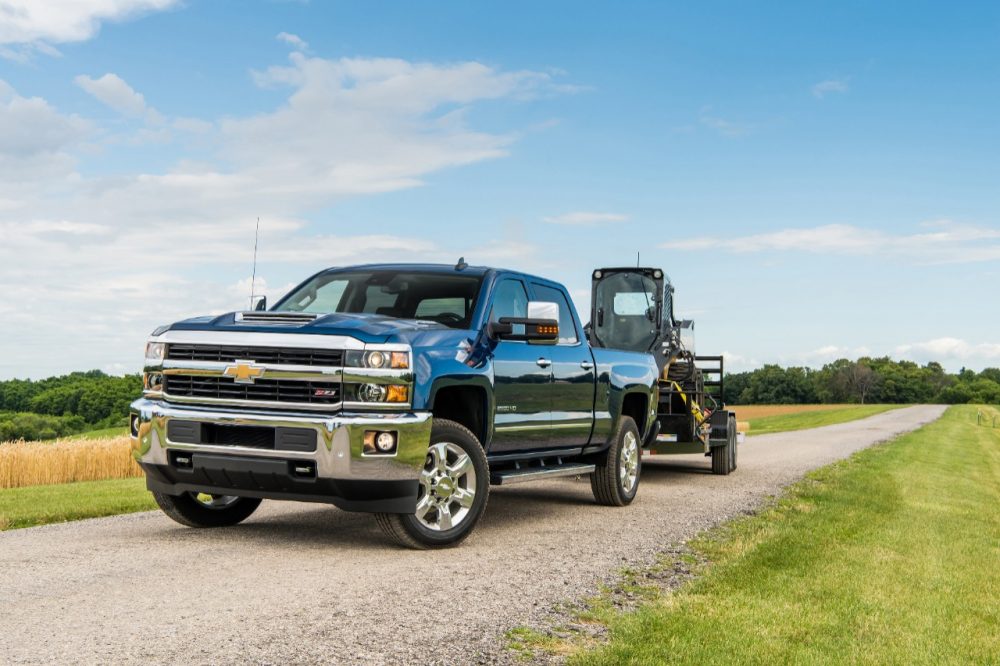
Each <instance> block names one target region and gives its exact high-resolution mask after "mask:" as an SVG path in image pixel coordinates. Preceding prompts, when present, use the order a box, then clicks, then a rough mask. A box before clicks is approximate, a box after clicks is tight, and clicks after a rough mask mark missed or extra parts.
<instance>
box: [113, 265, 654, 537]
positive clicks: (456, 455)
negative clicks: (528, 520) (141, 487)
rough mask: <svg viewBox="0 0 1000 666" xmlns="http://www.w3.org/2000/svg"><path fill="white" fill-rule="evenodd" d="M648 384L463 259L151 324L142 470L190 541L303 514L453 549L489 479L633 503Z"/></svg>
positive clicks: (551, 304) (321, 276)
mask: <svg viewBox="0 0 1000 666" xmlns="http://www.w3.org/2000/svg"><path fill="white" fill-rule="evenodd" d="M657 377H658V370H657V365H656V363H655V361H654V360H653V358H652V356H651V355H649V354H643V353H636V352H629V351H619V350H611V349H595V348H592V347H591V346H590V344H589V342H588V340H587V336H586V334H585V333H584V328H583V326H582V325H581V322H580V318H579V316H578V314H577V312H576V310H575V308H574V307H573V302H572V300H571V299H570V297H569V294H568V293H567V291H566V289H565V288H564V287H563V286H562V285H560V284H558V283H556V282H553V281H551V280H546V279H544V278H541V277H536V276H532V275H526V274H523V273H519V272H516V271H510V270H502V269H495V268H488V267H475V266H469V265H467V264H466V263H465V262H464V260H463V261H460V262H459V263H458V264H457V265H455V266H449V265H414V264H393V265H366V266H354V267H347V268H332V269H329V270H324V271H322V272H320V273H317V274H316V275H313V276H312V277H310V278H309V279H307V280H305V281H304V282H303V283H301V284H300V285H298V286H297V287H295V288H294V289H292V290H291V291H290V292H289V293H288V294H287V295H286V296H285V297H283V298H282V299H280V300H279V301H278V302H277V303H275V304H274V305H273V306H272V307H271V308H267V307H266V303H264V302H261V303H260V304H259V305H258V307H257V308H256V309H255V310H252V311H246V312H230V313H227V314H224V315H221V316H207V317H196V318H193V319H187V320H184V321H180V322H177V323H174V324H171V325H169V326H163V327H160V328H158V329H156V330H155V331H154V332H153V334H152V336H151V337H150V338H149V340H148V342H147V344H146V355H145V364H144V379H143V381H144V391H143V397H142V399H140V400H137V401H136V402H135V403H133V405H132V416H131V433H132V447H133V455H134V457H135V459H136V460H137V461H138V462H139V464H140V465H141V466H142V468H143V470H144V471H145V474H146V483H147V487H148V488H149V490H150V491H152V493H153V496H154V498H155V499H156V502H157V503H158V504H159V506H160V507H161V508H162V509H163V511H164V512H165V513H166V514H167V515H168V516H170V517H171V518H173V519H174V520H176V521H178V522H180V523H182V524H185V525H188V526H192V527H215V526H227V525H234V524H236V523H239V522H240V521H242V520H244V519H246V518H247V517H249V516H250V515H251V514H252V513H253V512H254V510H256V508H257V507H258V506H259V505H260V503H261V500H262V499H279V500H302V501H309V502H325V503H329V504H333V505H336V506H338V507H340V508H342V509H345V510H349V511H364V512H371V513H374V514H376V517H377V521H378V523H379V525H380V526H381V527H382V528H383V529H384V531H385V532H386V533H387V534H388V535H389V536H390V537H392V538H393V539H394V540H396V541H397V542H399V543H401V544H403V545H405V546H409V547H413V548H431V547H439V546H447V545H451V544H455V543H457V542H459V541H461V540H462V539H464V538H465V537H466V536H468V534H469V533H470V532H471V531H472V529H473V528H474V526H475V525H476V522H477V521H478V520H479V518H480V517H481V515H482V514H483V511H484V509H485V507H486V503H487V499H488V496H489V490H490V485H491V484H509V483H514V482H519V481H525V480H530V479H538V478H547V477H552V476H560V475H589V476H590V481H591V486H592V489H593V493H594V497H595V498H596V500H597V502H599V503H601V504H605V505H613V506H624V505H627V504H629V503H630V502H631V501H632V499H633V498H634V497H635V495H636V492H637V490H638V487H639V476H640V471H641V461H640V453H641V448H642V446H643V443H644V442H648V441H649V440H651V439H652V438H653V437H655V435H656V433H655V429H654V428H655V424H656V406H657V390H658V389H657Z"/></svg>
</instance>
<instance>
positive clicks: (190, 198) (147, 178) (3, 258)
mask: <svg viewBox="0 0 1000 666" xmlns="http://www.w3.org/2000/svg"><path fill="white" fill-rule="evenodd" d="M290 58H291V60H290V64H289V65H287V66H283V67H275V68H271V69H269V70H267V71H265V72H263V73H259V74H258V75H257V79H258V81H259V82H260V83H261V84H266V85H268V86H272V87H278V88H288V96H287V98H286V101H285V102H283V103H282V104H280V105H279V106H278V107H277V108H275V109H273V110H271V111H268V112H265V113H259V114H256V115H252V116H248V117H233V116H227V117H224V118H219V119H211V120H192V119H161V120H162V122H163V127H165V128H169V129H170V130H175V131H185V132H188V133H193V132H196V133H197V135H196V136H197V146H196V147H197V150H198V155H199V157H200V160H201V161H198V162H194V161H191V160H181V161H177V162H175V163H174V164H173V166H172V167H170V168H168V169H166V170H163V171H145V170H142V169H138V170H135V171H134V172H131V173H128V172H126V173H124V174H115V175H100V176H91V175H88V174H86V173H81V172H79V171H78V170H77V164H76V160H75V153H76V152H77V151H78V150H82V149H83V148H82V147H79V146H78V144H81V143H82V141H83V140H84V139H88V138H89V139H91V141H94V142H97V141H99V142H100V143H99V144H98V147H99V148H102V149H105V150H113V149H114V148H115V146H116V145H119V144H120V143H121V141H120V137H116V136H113V135H112V134H110V133H108V132H103V133H102V132H92V131H91V130H92V129H93V124H92V123H89V122H87V121H84V120H82V119H80V118H77V117H75V116H67V115H65V114H61V113H59V112H58V111H57V110H56V109H54V108H53V107H52V106H51V105H49V104H48V103H47V102H45V101H44V100H41V99H28V98H24V97H21V96H19V95H18V94H17V93H16V92H15V91H14V90H12V89H11V88H10V87H9V86H7V85H6V84H2V83H0V293H3V294H4V299H3V300H2V301H0V321H3V322H4V326H3V327H2V330H0V339H2V341H0V348H3V349H11V348H18V349H22V350H23V351H24V353H23V354H19V355H17V357H12V356H10V355H7V356H3V355H0V376H10V375H12V374H24V372H25V370H28V369H30V372H31V374H32V375H34V376H39V375H45V374H51V373H55V372H61V371H65V370H68V369H73V368H80V367H110V365H111V364H113V363H122V362H125V361H128V360H129V359H131V358H132V357H131V356H128V352H126V353H125V354H123V351H122V350H132V349H136V350H138V349H139V348H140V347H141V340H142V338H143V337H144V336H145V335H146V334H148V332H149V331H150V330H151V329H152V328H153V327H154V326H156V325H158V324H161V323H164V322H166V321H173V320H176V319H178V318H181V317H184V316H190V315H192V314H197V313H199V312H216V311H223V310H230V309H236V308H242V307H244V306H245V304H246V303H245V301H246V294H243V293H237V291H236V290H234V289H232V288H231V286H232V284H234V283H235V281H236V280H237V279H240V278H242V277H245V276H248V275H249V273H250V264H251V260H252V239H253V229H254V223H255V219H256V217H257V216H260V218H261V237H260V254H259V264H258V276H259V277H260V278H264V277H269V278H271V280H270V283H274V284H276V285H284V284H286V283H287V282H288V281H289V280H292V279H295V278H300V277H302V276H303V275H305V274H308V272H309V271H311V270H314V269H318V268H322V267H324V266H329V265H333V264H341V265H342V264H350V263H361V262H370V261H445V262H448V261H454V260H455V259H456V258H457V257H458V255H459V254H460V253H462V252H464V251H466V250H467V249H468V248H467V246H464V245H463V243H466V242H467V241H463V240H462V237H461V236H460V235H459V234H456V235H455V236H454V237H452V238H450V239H449V240H448V241H445V242H446V243H450V244H451V245H450V246H449V247H443V246H441V245H438V244H436V243H433V242H431V241H429V240H427V239H426V237H423V236H422V235H421V233H420V231H419V229H414V230H413V231H412V232H407V233H402V234H399V235H390V234H384V233H379V231H377V230H371V229H366V228H364V227H360V226H358V225H356V224H353V223H352V222H351V221H349V220H331V219H330V218H329V213H325V214H324V218H323V221H321V222H308V221H307V220H306V219H305V216H307V215H310V214H315V213H314V211H316V210H329V207H330V206H331V205H332V204H335V203H336V202H338V201H340V200H341V199H343V198H345V197H350V196H357V195H363V194H368V193H373V192H386V191H391V190H398V189H401V188H406V187H413V186H417V185H419V184H421V183H422V181H423V179H424V178H425V177H426V176H428V175H429V174H432V173H434V172H436V171H439V170H441V169H445V168H450V167H455V166H461V165H464V164H470V163H473V162H477V161H481V160H486V159H495V158H499V157H502V156H504V155H505V154H506V152H507V150H508V147H509V146H510V145H511V143H512V142H513V141H514V140H515V135H514V134H513V133H511V134H506V133H496V132H484V131H479V130H476V129H473V128H471V127H470V126H469V124H468V122H467V121H466V120H465V117H464V116H463V115H462V113H461V111H462V110H463V109H465V108H467V107H469V105H472V104H477V103H485V102H487V101H489V100H494V99H501V98H506V99H525V98H529V97H531V96H537V95H541V94H549V92H550V90H549V88H548V86H549V84H550V83H551V75H549V74H546V73H538V72H506V71H502V70H498V69H496V68H493V67H488V66H485V65H482V64H479V63H455V64H448V65H436V64H431V63H413V62H407V61H403V60H390V59H369V58H355V59H342V60H325V59H321V58H310V57H307V56H305V55H304V54H301V53H298V52H296V53H293V54H291V56H290ZM116 78H117V77H116ZM102 79H103V80H105V83H107V82H108V81H112V82H113V81H114V80H113V79H108V78H106V77H102V78H101V79H97V80H96V82H100V81H102ZM87 81H88V83H89V82H95V81H94V80H91V79H88V80H87ZM119 81H120V79H119ZM122 83H123V84H124V82H122ZM108 90H112V91H114V92H116V93H119V94H118V95H117V96H114V95H113V96H111V97H108V95H107V94H105V97H107V98H108V100H110V101H109V103H111V102H113V103H115V104H117V105H118V106H119V107H121V108H126V109H130V110H131V111H132V112H133V113H134V112H136V111H138V110H139V104H138V100H137V99H136V98H135V97H130V95H128V94H127V93H128V92H129V91H131V92H133V93H134V92H135V91H134V90H133V89H132V88H131V86H128V85H127V84H125V86H124V87H123V86H119V85H117V83H114V84H113V85H110V86H107V87H105V88H102V89H101V92H102V93H107V92H108ZM136 94H138V93H136ZM142 101H143V103H144V100H142ZM145 109H146V115H145V116H144V117H145V119H146V123H147V124H151V123H150V120H149V118H148V112H149V107H148V105H147V106H145ZM144 129H148V130H149V131H151V132H152V131H154V130H156V129H157V128H156V127H150V128H144ZM88 133H90V134H89V135H88ZM177 147H178V146H177V145H176V144H171V145H170V146H167V147H165V148H163V149H162V150H164V151H165V153H166V155H172V154H174V152H175V151H176V149H177ZM146 150H147V151H149V154H151V155H152V156H153V157H154V158H155V157H156V156H157V155H158V151H160V150H161V148H159V144H158V143H149V144H147V145H146ZM17 179H21V180H17ZM480 242H481V241H480ZM481 249H482V251H483V252H484V255H483V256H485V255H486V254H490V255H492V256H501V255H503V256H524V255H525V254H528V253H530V252H531V250H532V248H531V246H530V244H528V245H525V244H520V245H517V246H516V247H515V246H512V245H510V244H508V243H506V242H504V243H499V244H490V245H489V246H487V247H482V248H481ZM468 256H469V259H470V261H474V262H475V261H483V260H484V259H483V257H479V256H475V255H472V254H470V255H468ZM247 286H248V285H247ZM277 288H278V287H275V289H277ZM267 289H268V291H270V290H271V287H270V286H267ZM239 291H240V292H242V291H247V290H244V289H240V290H239ZM268 295H269V296H270V297H271V298H272V299H273V298H274V297H275V296H277V295H279V292H277V291H273V292H271V293H269V294H268ZM67 321H72V322H73V334H74V335H75V336H77V337H78V338H80V339H82V340H85V342H81V343H80V344H74V345H67V344H66V340H67V335H68V333H67V329H66V322H67ZM134 358H135V364H134V365H133V366H130V367H137V365H138V363H139V353H138V352H136V353H135V356H134ZM26 359H27V360H26ZM123 359H124V360H123ZM116 367H117V366H116Z"/></svg>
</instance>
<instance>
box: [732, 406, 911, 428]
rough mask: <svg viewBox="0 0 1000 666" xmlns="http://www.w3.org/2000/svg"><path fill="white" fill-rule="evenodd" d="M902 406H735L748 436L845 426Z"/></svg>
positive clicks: (737, 417)
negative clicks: (745, 424) (847, 423)
mask: <svg viewBox="0 0 1000 666" xmlns="http://www.w3.org/2000/svg"><path fill="white" fill-rule="evenodd" d="M900 407H905V405H736V406H733V407H729V409H731V410H734V411H735V412H736V419H737V420H738V421H747V422H749V424H750V432H749V433H748V434H749V435H765V434H768V433H773V432H786V431H789V430H805V429H806V428H819V427H820V426H826V425H833V424H835V423H846V422H847V421H855V420H857V419H863V418H867V417H869V416H874V415H875V414H881V413H882V412H887V411H889V410H890V409H899V408H900Z"/></svg>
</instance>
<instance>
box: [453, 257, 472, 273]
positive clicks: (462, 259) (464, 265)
mask: <svg viewBox="0 0 1000 666" xmlns="http://www.w3.org/2000/svg"><path fill="white" fill-rule="evenodd" d="M468 267H469V264H467V263H465V257H459V258H458V263H457V264H455V270H456V271H464V270H465V269H466V268H468Z"/></svg>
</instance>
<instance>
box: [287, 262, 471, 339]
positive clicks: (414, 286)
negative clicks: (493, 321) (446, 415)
mask: <svg viewBox="0 0 1000 666" xmlns="http://www.w3.org/2000/svg"><path fill="white" fill-rule="evenodd" d="M481 283H482V278H481V277H474V276H468V275H451V274H448V273H416V272H408V271H357V272H353V271H352V272H336V273H323V274H321V275H317V276H316V277H314V278H313V279H312V280H310V281H309V282H307V283H306V284H304V285H302V286H301V287H299V288H298V289H296V290H295V291H293V292H292V293H291V294H289V295H288V296H286V297H285V298H284V299H282V300H281V301H280V302H279V303H278V304H277V305H276V306H275V307H274V310H276V311H279V312H316V313H320V314H331V313H334V312H351V313H368V314H376V315H383V316H385V317H395V318H398V319H423V320H427V321H435V322H438V323H439V324H444V325H445V326H450V327H452V328H462V329H467V328H470V327H471V325H472V313H473V312H474V311H475V309H476V300H477V299H478V297H479V287H480V284H481Z"/></svg>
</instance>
